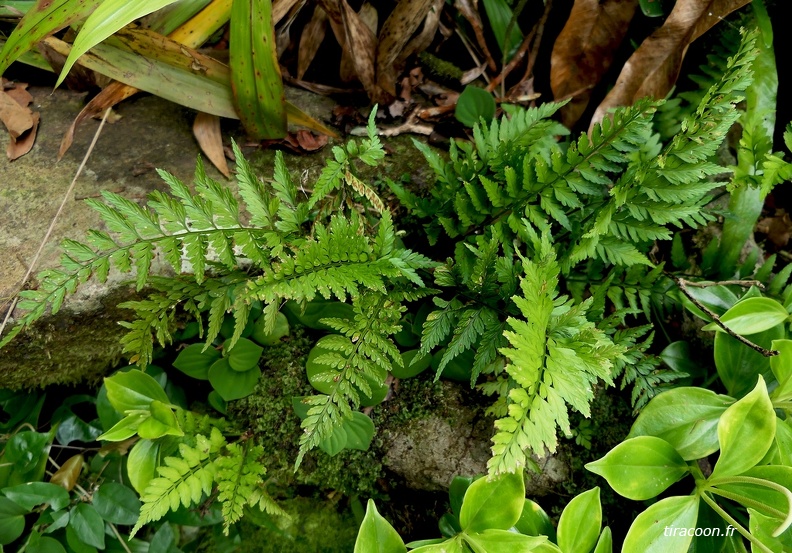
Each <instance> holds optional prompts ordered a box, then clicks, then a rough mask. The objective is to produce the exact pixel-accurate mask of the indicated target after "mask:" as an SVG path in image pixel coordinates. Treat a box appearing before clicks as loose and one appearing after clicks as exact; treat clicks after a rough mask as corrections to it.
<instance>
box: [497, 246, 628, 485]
mask: <svg viewBox="0 0 792 553" xmlns="http://www.w3.org/2000/svg"><path fill="white" fill-rule="evenodd" d="M523 269H524V276H523V277H522V278H521V279H520V289H521V291H522V294H521V295H518V296H515V297H514V302H515V304H516V305H517V307H518V308H519V310H520V313H521V317H520V318H517V317H509V319H508V320H507V322H508V324H509V326H510V328H511V330H507V331H506V332H504V335H505V336H506V339H507V340H508V341H509V344H510V346H509V347H505V348H502V349H501V353H503V355H505V356H506V358H507V359H508V360H509V364H508V365H507V366H506V371H507V373H508V374H509V376H510V377H511V378H512V379H513V380H514V382H515V383H516V386H515V387H513V388H512V389H511V390H510V391H509V392H508V415H507V416H506V417H504V418H502V419H500V420H498V421H497V422H496V423H495V426H496V429H497V432H496V434H495V436H494V437H493V439H492V441H493V444H494V445H493V447H492V458H491V459H490V461H489V464H488V467H489V469H490V472H491V473H495V474H497V473H502V472H514V471H518V470H520V469H521V468H523V467H525V466H526V464H527V463H528V461H527V459H526V456H527V454H530V453H537V454H542V453H543V452H545V451H550V452H553V451H555V449H556V444H557V436H556V427H558V428H560V429H561V431H562V432H563V433H564V434H565V435H567V436H569V435H571V429H570V426H569V416H568V408H569V407H572V408H574V409H576V410H577V411H579V412H580V413H582V414H583V415H585V416H589V403H590V401H591V399H592V398H593V392H592V386H593V384H594V383H595V382H596V381H597V380H598V379H602V380H604V381H605V382H606V383H608V384H612V379H611V373H612V368H613V362H614V360H615V359H617V358H619V357H620V356H621V355H623V354H624V349H623V348H622V347H620V346H618V345H616V344H614V343H613V341H611V339H610V338H609V337H608V335H607V334H605V333H604V332H603V331H601V330H599V329H597V327H596V326H595V325H594V323H592V322H590V321H588V320H587V319H586V310H587V308H588V306H589V304H590V300H588V301H585V302H583V303H575V302H574V301H573V300H571V299H569V298H568V297H566V296H560V295H559V294H558V277H559V273H560V268H559V265H558V262H557V260H556V255H555V252H554V250H553V248H552V246H551V244H550V242H549V239H548V238H547V237H546V236H545V237H543V238H542V240H541V243H540V244H538V245H537V247H536V254H535V255H534V258H533V259H526V260H524V261H523Z"/></svg>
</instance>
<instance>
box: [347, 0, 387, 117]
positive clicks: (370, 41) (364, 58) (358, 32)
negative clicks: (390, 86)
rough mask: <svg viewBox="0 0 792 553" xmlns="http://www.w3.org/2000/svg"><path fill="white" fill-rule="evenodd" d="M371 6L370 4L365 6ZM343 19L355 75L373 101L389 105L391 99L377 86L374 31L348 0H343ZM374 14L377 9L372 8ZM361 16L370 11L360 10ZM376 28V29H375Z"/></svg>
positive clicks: (369, 19)
mask: <svg viewBox="0 0 792 553" xmlns="http://www.w3.org/2000/svg"><path fill="white" fill-rule="evenodd" d="M366 5H370V4H368V3H366V4H363V6H364V7H365V6H366ZM341 8H342V11H341V19H342V21H343V24H344V33H345V35H346V47H345V49H344V51H345V52H350V53H353V54H354V55H353V56H352V62H353V65H354V67H355V73H357V77H358V79H359V80H360V82H361V84H362V85H363V88H365V89H366V92H367V93H368V96H369V98H371V100H372V101H374V102H377V103H380V104H387V103H389V98H388V97H387V96H386V95H384V94H383V91H382V89H381V88H380V87H379V85H378V84H377V80H376V69H375V67H374V59H375V56H376V49H377V39H376V37H375V34H374V31H372V29H371V27H369V24H368V23H367V22H366V21H364V19H363V18H362V17H360V16H358V14H356V13H355V11H354V10H353V9H352V8H350V7H349V4H347V2H346V0H341ZM371 10H373V11H374V12H376V9H374V8H373V7H372V8H371ZM360 11H361V14H365V13H367V12H368V13H370V10H366V11H364V9H363V7H361V9H360ZM366 17H367V19H368V22H369V23H371V18H370V16H366ZM375 28H376V27H375Z"/></svg>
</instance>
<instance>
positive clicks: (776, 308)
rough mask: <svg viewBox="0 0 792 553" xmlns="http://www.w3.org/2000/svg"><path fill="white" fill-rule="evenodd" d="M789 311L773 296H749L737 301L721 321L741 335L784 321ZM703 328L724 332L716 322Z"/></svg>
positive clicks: (759, 330) (754, 332) (762, 329)
mask: <svg viewBox="0 0 792 553" xmlns="http://www.w3.org/2000/svg"><path fill="white" fill-rule="evenodd" d="M787 317H789V313H787V311H786V309H784V306H783V305H781V304H780V303H778V302H777V301H775V300H774V299H771V298H748V299H746V300H742V301H739V302H737V304H736V305H735V306H734V307H732V308H731V309H729V310H728V311H727V312H726V313H724V314H723V315H722V316H721V318H720V319H721V322H722V323H723V324H725V325H726V326H728V327H729V328H730V329H731V330H733V331H734V332H735V333H737V334H740V335H741V336H747V335H751V334H756V333H757V332H763V331H765V330H768V329H770V328H773V327H774V326H776V325H779V324H781V323H783V322H784V321H785V320H786V319H787ZM702 330H716V331H718V332H724V331H723V329H722V328H720V327H719V326H718V325H716V324H715V323H709V324H708V325H706V326H704V327H703V328H702Z"/></svg>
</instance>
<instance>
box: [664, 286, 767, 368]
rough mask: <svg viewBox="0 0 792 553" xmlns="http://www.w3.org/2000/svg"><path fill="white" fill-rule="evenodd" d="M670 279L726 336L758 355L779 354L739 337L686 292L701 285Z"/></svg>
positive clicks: (716, 315)
mask: <svg viewBox="0 0 792 553" xmlns="http://www.w3.org/2000/svg"><path fill="white" fill-rule="evenodd" d="M671 278H673V279H674V281H675V282H676V283H677V286H679V289H680V290H681V291H682V293H683V294H685V297H686V298H687V299H689V300H690V301H691V302H692V303H693V305H695V306H696V307H698V308H699V309H701V310H702V311H703V312H704V313H706V314H707V315H708V316H709V317H710V318H711V319H712V321H713V322H714V323H715V324H716V325H718V326H719V327H720V328H721V329H722V330H723V331H724V332H725V333H726V334H728V335H729V336H731V337H732V338H734V339H735V340H737V341H739V342H742V343H743V344H745V345H746V346H748V347H749V348H751V349H752V350H754V351H758V352H759V353H761V354H762V355H764V356H765V357H775V356H776V355H778V354H779V352H778V351H776V350H770V349H765V348H763V347H762V346H760V345H759V344H755V343H753V342H751V341H750V340H749V339H748V338H746V337H745V336H740V335H739V334H737V333H736V332H734V331H733V330H732V329H731V328H729V327H728V326H726V325H725V324H724V323H723V321H721V320H720V317H719V316H718V314H717V313H715V312H713V311H712V310H711V309H710V308H708V307H707V306H705V305H704V304H703V303H701V302H700V301H699V300H697V299H696V298H695V297H693V294H691V293H690V290H688V288H687V287H688V286H693V287H699V288H702V287H703V286H702V284H703V283H695V282H690V281H688V280H685V279H684V278H679V277H676V276H672V277H671ZM746 282H749V281H733V280H732V281H723V282H716V283H713V284H708V285H707V286H715V285H717V284H724V283H728V284H738V283H739V284H740V285H743V284H744V283H746Z"/></svg>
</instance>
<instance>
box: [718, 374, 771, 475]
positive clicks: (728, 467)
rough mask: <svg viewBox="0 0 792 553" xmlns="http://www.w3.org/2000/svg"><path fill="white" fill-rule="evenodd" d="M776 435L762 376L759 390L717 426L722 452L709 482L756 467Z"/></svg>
mask: <svg viewBox="0 0 792 553" xmlns="http://www.w3.org/2000/svg"><path fill="white" fill-rule="evenodd" d="M775 431H776V415H775V411H774V410H773V403H772V402H771V401H770V397H769V396H768V395H767V386H765V382H764V379H763V378H762V377H761V376H760V377H759V382H757V384H756V388H754V389H753V391H752V392H751V393H749V394H747V395H746V396H745V397H744V398H742V399H741V400H739V401H738V402H736V403H735V404H734V405H732V406H731V407H729V408H728V409H726V412H725V413H723V415H722V416H721V418H720V422H718V441H719V443H720V450H721V451H720V456H719V457H718V462H717V463H716V464H715V468H714V469H712V474H711V475H710V481H711V482H714V481H715V480H716V479H717V478H718V477H724V476H736V475H738V474H741V473H743V472H745V471H746V470H748V469H749V468H751V467H753V466H755V465H756V464H757V463H758V462H759V461H761V460H762V458H763V457H764V456H765V453H767V450H768V449H770V446H771V445H772V444H773V438H774V437H775Z"/></svg>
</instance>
